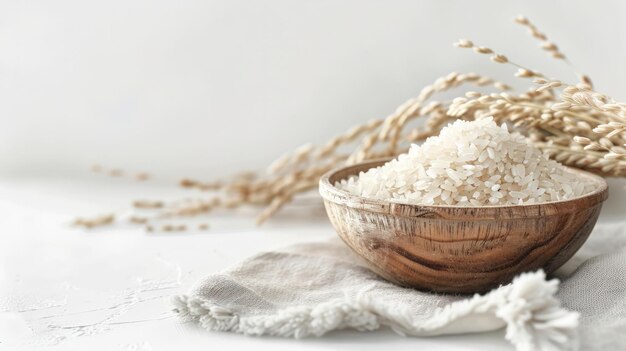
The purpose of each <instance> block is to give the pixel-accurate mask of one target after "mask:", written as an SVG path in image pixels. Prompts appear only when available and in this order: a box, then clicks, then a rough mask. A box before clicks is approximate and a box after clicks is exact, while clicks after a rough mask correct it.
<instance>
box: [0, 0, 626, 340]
mask: <svg viewBox="0 0 626 351" xmlns="http://www.w3.org/2000/svg"><path fill="white" fill-rule="evenodd" d="M520 13H523V14H525V15H527V16H528V17H529V18H530V19H531V20H533V21H534V22H536V24H537V25H539V27H540V29H541V30H542V31H544V32H546V33H547V34H548V36H549V37H550V38H551V39H553V40H554V41H555V42H557V43H558V44H559V45H560V46H561V49H562V50H563V51H564V52H565V53H566V54H567V55H568V56H569V57H571V59H572V61H573V62H574V64H575V65H576V66H577V67H579V68H580V70H582V71H584V72H585V73H588V74H589V75H590V76H591V77H592V78H593V80H594V82H595V83H596V87H597V88H598V89H599V90H601V91H603V92H606V93H609V94H611V95H613V96H614V97H616V98H617V99H620V100H622V101H623V100H626V89H625V85H624V81H626V70H625V69H624V57H626V55H625V54H626V48H625V46H624V39H625V37H626V24H625V22H624V21H623V18H624V14H625V13H626V3H624V2H620V1H617V0H615V1H593V2H592V1H525V2H521V1H517V2H513V1H506V2H505V1H471V2H470V1H443V0H430V1H415V0H411V1H409V0H407V1H382V0H380V1H373V0H358V1H357V0H338V1H328V0H315V1H304V0H302V1H295V0H291V1H288V0H272V1H252V0H250V1H206V0H204V1H200V0H197V1H191V0H186V1H173V0H172V1H164V0H134V1H133V0H131V1H127V0H111V1H79V0H76V1H70V0H57V1H50V0H45V1H44V0H42V1H28V0H0V349H1V350H5V349H7V350H14V349H15V350H31V349H32V350H53V351H60V350H81V351H82V350H86V349H89V350H125V351H131V350H135V351H138V350H144V351H149V350H170V349H171V350H177V349H185V350H207V349H210V348H215V346H216V345H218V346H221V347H226V348H229V349H237V348H240V349H252V348H254V349H256V350H291V349H294V348H295V347H300V348H303V349H320V348H323V349H337V350H346V349H349V350H379V349H380V348H381V347H389V346H391V347H392V348H393V349H394V350H421V349H425V350H428V349H438V350H439V349H441V350H501V349H511V348H512V347H511V345H510V344H508V342H506V341H505V340H504V332H503V331H502V330H501V331H497V332H492V333H486V334H480V335H473V336H465V335H463V336H447V337H437V338H425V339H419V338H401V337H398V336H396V335H394V334H392V333H391V332H390V331H388V330H387V331H381V332H375V333H367V334H360V333H357V332H340V333H333V334H331V335H329V336H326V337H324V338H320V339H309V340H305V341H294V340H283V339H276V338H247V337H244V336H241V335H234V334H227V333H206V332H204V331H202V330H200V328H198V327H196V326H194V325H192V324H180V323H179V322H178V321H177V320H176V319H175V318H174V316H173V314H172V313H171V311H170V309H171V306H170V305H169V304H168V298H169V296H171V295H173V294H179V293H184V292H185V291H187V290H188V289H189V288H190V287H191V286H192V285H193V284H194V282H195V281H196V280H197V279H199V278H201V277H203V276H206V275H207V274H210V273H215V272H218V271H220V270H222V269H225V268H226V267H228V266H230V265H232V264H234V263H236V262H238V261H241V260H242V259H244V258H245V257H247V256H250V255H252V254H254V253H255V252H258V251H259V250H270V249H272V248H275V247H277V246H282V245H286V244H290V243H295V242H302V241H310V240H314V239H320V238H328V237H331V236H334V231H333V229H332V228H331V227H330V225H329V223H328V221H326V220H325V218H324V215H323V214H320V212H319V208H317V210H318V211H317V212H315V213H317V215H313V214H312V213H310V212H309V213H304V214H299V215H298V214H297V213H296V212H297V210H292V209H289V210H288V211H289V212H288V213H281V214H279V216H278V218H275V219H273V220H271V221H270V222H269V223H267V224H266V225H265V226H264V227H262V228H257V227H255V226H254V214H255V213H254V212H252V213H251V212H245V213H236V214H234V213H231V214H224V215H221V216H213V217H211V218H209V219H208V221H209V222H210V225H211V229H210V230H209V231H207V232H202V233H201V232H197V231H188V232H185V233H177V234H175V235H174V236H172V235H164V234H163V233H156V234H147V233H145V232H144V231H143V229H142V228H138V227H132V226H128V225H121V226H118V227H115V228H113V229H110V228H106V229H102V230H94V231H88V232H86V231H83V230H79V229H76V228H72V227H71V226H69V225H68V223H70V222H71V221H72V219H73V218H75V217H76V216H77V215H86V216H88V215H93V214H96V213H107V212H109V211H111V210H112V209H127V207H128V203H129V201H130V200H133V199H135V198H146V197H155V196H156V197H158V198H159V199H162V198H163V199H179V198H181V197H186V196H189V194H190V193H189V192H187V191H184V190H181V189H179V188H177V187H176V186H175V183H174V182H172V180H175V179H177V178H178V177H180V176H194V177H202V178H213V177H218V176H222V175H227V174H229V173H232V172H236V171H238V170H241V169H248V168H252V169H259V168H262V167H263V166H265V165H266V164H267V163H269V162H270V161H271V160H273V159H274V158H275V157H277V156H279V155H280V154H282V153H283V152H285V151H287V150H290V149H293V148H295V147H297V146H299V145H301V144H304V143H306V142H316V143H319V142H322V141H324V140H326V139H328V138H330V137H332V136H334V135H336V134H339V133H341V132H343V131H344V130H346V129H347V128H349V127H350V126H352V125H354V124H356V123H361V122H364V121H367V120H369V119H371V118H377V117H384V116H386V115H387V114H388V113H390V112H391V111H393V110H394V109H395V107H396V106H397V105H398V104H400V103H402V102H403V101H405V100H406V99H408V98H410V97H412V96H415V95H416V94H417V93H418V92H419V90H420V89H421V87H422V86H424V85H425V84H429V83H430V82H432V81H433V80H434V79H436V78H437V77H439V76H442V75H446V74H447V73H449V72H451V71H458V72H470V71H475V72H478V73H482V74H488V75H491V76H493V77H496V78H499V79H501V80H503V81H506V82H509V83H512V84H513V85H515V86H517V87H520V88H523V87H524V82H523V81H520V80H517V79H516V78H514V77H512V70H511V69H510V68H509V67H505V66H499V65H496V64H493V63H490V62H488V60H487V59H486V57H478V56H476V55H474V54H472V53H471V52H469V51H462V50H460V49H456V48H453V47H452V45H451V44H452V42H454V41H456V40H457V39H459V38H470V39H472V40H474V41H475V42H476V43H478V44H481V45H485V46H489V47H492V48H494V49H496V50H498V51H500V52H502V53H505V54H506V55H507V56H509V57H510V58H511V59H513V60H515V61H517V62H520V63H524V64H525V65H527V66H529V67H531V68H533V69H537V70H540V71H543V72H545V73H547V74H548V75H550V76H554V77H559V78H561V79H564V80H568V81H573V80H574V79H575V77H574V75H573V74H572V72H571V69H569V68H568V67H567V66H565V65H563V64H560V63H559V62H555V61H552V60H550V59H549V58H548V57H547V56H546V54H545V53H544V52H542V51H541V50H540V49H538V48H537V42H536V41H534V40H533V39H532V38H530V37H529V36H528V35H527V33H526V31H525V30H524V29H523V28H521V27H519V26H517V25H515V24H513V23H512V19H513V18H514V17H515V16H516V15H517V14H520ZM448 96H453V95H448ZM94 163H99V164H102V165H104V166H105V167H109V168H110V167H119V168H122V169H125V170H132V171H140V170H141V171H149V172H151V173H153V174H156V182H147V183H142V184H137V183H135V182H128V181H125V180H127V179H124V180H123V179H111V178H108V177H97V176H93V175H91V174H89V172H88V169H89V167H90V165H92V164H94ZM609 183H610V188H611V198H610V200H609V201H608V203H607V204H606V205H605V208H604V211H603V218H602V219H601V222H602V221H604V222H608V221H609V220H615V219H620V218H622V217H623V201H624V198H626V190H625V189H626V187H624V185H625V184H626V181H624V180H621V181H618V180H611V181H610V182H609ZM294 207H295V206H294ZM304 210H305V211H306V210H307V209H306V208H305V209H304ZM203 220H204V219H203ZM155 287H156V288H155Z"/></svg>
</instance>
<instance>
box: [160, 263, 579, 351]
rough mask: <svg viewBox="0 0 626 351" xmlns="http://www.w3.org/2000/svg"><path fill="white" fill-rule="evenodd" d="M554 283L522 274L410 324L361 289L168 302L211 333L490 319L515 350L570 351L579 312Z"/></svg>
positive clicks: (438, 326) (454, 325)
mask: <svg viewBox="0 0 626 351" xmlns="http://www.w3.org/2000/svg"><path fill="white" fill-rule="evenodd" d="M558 284H559V283H558V281H557V280H556V279H553V280H550V281H547V280H546V275H545V273H544V272H543V271H541V270H540V271H537V272H530V273H524V274H522V275H520V276H518V277H517V278H515V279H514V280H513V282H512V283H511V284H508V285H505V286H501V287H500V288H498V289H494V290H493V291H491V292H489V293H487V294H485V295H478V294H476V295H474V296H473V297H471V298H469V299H465V300H461V301H457V302H454V303H452V304H450V305H448V306H446V307H445V308H442V309H441V310H440V311H438V312H437V313H436V316H435V318H432V319H431V320H430V321H429V323H428V324H427V325H424V324H420V325H415V324H414V323H413V322H412V318H411V316H410V315H407V313H406V309H403V308H402V306H401V305H393V304H392V305H390V304H389V302H388V301H386V302H385V303H381V302H380V301H376V300H373V299H371V298H369V297H368V294H367V293H366V292H363V293H361V294H359V296H357V298H356V299H354V300H352V301H345V302H341V303H339V302H333V303H322V304H319V305H317V306H315V307H308V306H303V307H297V306H294V307H290V308H287V309H283V310H279V311H277V312H276V313H275V314H271V315H254V316H238V315H237V314H236V313H233V312H232V311H231V310H229V309H228V308H225V307H223V306H219V305H216V304H214V303H213V302H211V301H210V300H207V299H205V298H201V297H197V296H187V295H178V296H174V297H173V299H172V303H173V304H174V306H175V309H174V311H175V312H177V313H178V314H179V316H180V317H181V318H182V319H183V320H187V321H195V322H197V323H199V324H200V325H201V326H202V327H203V328H205V329H207V330H211V331H229V332H236V333H242V334H246V335H271V336H281V337H293V338H303V337H309V336H317V337H318V336H322V335H324V334H325V333H327V332H329V331H332V330H338V329H346V328H350V329H356V330H359V331H371V330H376V329H379V328H380V327H381V326H383V325H384V326H389V327H390V328H391V329H392V330H394V331H395V332H397V333H399V334H401V335H413V336H429V335H441V334H453V333H463V329H464V327H463V325H467V323H472V321H474V320H478V319H480V320H481V322H483V324H485V323H484V322H485V320H487V321H488V320H490V319H491V320H496V321H497V322H493V321H492V322H491V325H489V322H488V323H487V324H486V325H488V328H485V330H491V329H497V328H499V327H506V339H507V340H509V341H510V342H511V343H512V344H513V345H514V346H515V347H516V349H517V350H518V351H530V350H546V351H547V350H576V349H578V333H577V327H578V320H579V314H578V313H577V312H572V311H569V310H567V309H565V308H563V307H561V305H560V302H559V301H558V299H557V298H556V297H555V294H556V292H557V290H558ZM493 316H496V317H497V319H494V318H492V317H493ZM485 317H489V318H485ZM494 323H498V325H496V324H494Z"/></svg>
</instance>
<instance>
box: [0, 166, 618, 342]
mask: <svg viewBox="0 0 626 351" xmlns="http://www.w3.org/2000/svg"><path fill="white" fill-rule="evenodd" d="M154 194H159V195H160V196H161V197H160V198H166V199H167V198H177V197H180V196H186V195H189V193H188V192H186V191H185V190H182V189H177V188H176V187H173V186H158V185H154V184H153V183H150V182H148V183H132V182H130V181H124V180H123V179H115V180H114V179H104V178H102V179H91V180H89V179H88V180H68V179H46V180H42V179H2V180H1V181H0V350H189V351H192V350H207V349H210V348H211V347H216V346H219V347H220V348H228V349H255V350H274V351H276V350H292V349H294V348H296V347H298V348H301V349H337V350H339V349H341V350H380V348H381V347H392V348H393V349H394V350H427V349H437V350H511V349H513V348H512V347H511V346H510V345H509V344H508V342H506V341H505V340H504V333H503V331H497V332H491V333H485V334H478V335H461V336H445V337H433V338H422V339H420V338H404V337H400V336H398V335H396V334H394V333H393V332H391V331H389V330H381V331H377V332H372V333H359V332H355V331H340V332H335V333H332V334H330V335H327V336H325V337H322V338H319V339H313V338H311V339H305V340H290V339H279V338H269V337H263V338H258V337H245V336H242V335H235V334H230V333H211V332H206V331H204V330H202V329H200V328H198V327H196V326H194V325H192V324H188V323H187V324H183V323H180V322H179V321H178V320H177V318H176V317H175V316H174V315H173V313H172V312H171V307H170V305H169V297H170V296H171V295H173V294H178V293H183V292H186V291H187V289H189V287H190V286H191V285H192V284H193V283H194V282H195V281H196V279H198V278H199V277H202V276H204V275H206V274H210V273H214V272H217V271H220V270H222V269H224V268H226V267H228V266H229V265H231V264H233V263H236V262H237V261H239V260H241V259H243V258H245V257H247V256H249V255H252V254H254V253H255V252H258V251H260V250H266V249H272V248H275V247H279V246H284V245H288V244H291V243H297V242H302V241H309V240H316V239H323V238H325V237H328V236H331V235H335V234H334V231H333V229H332V228H331V226H330V224H329V223H328V220H327V219H326V218H325V217H324V215H323V213H321V211H320V210H319V207H317V206H311V205H308V206H304V207H301V209H300V210H298V211H296V210H291V211H290V213H285V214H283V215H282V216H279V217H278V218H276V219H273V220H271V221H270V222H269V223H267V225H265V226H263V227H261V228H258V227H256V226H255V225H254V212H251V211H243V212H242V213H239V214H236V215H235V214H222V215H219V216H213V217H210V218H209V219H208V220H207V221H208V222H209V223H210V225H211V229H210V230H208V231H206V232H194V231H190V232H186V233H170V234H165V233H163V234H159V233H153V234H150V233H146V232H144V230H143V229H140V228H137V227H132V226H124V225H120V226H116V227H114V228H102V229H96V230H91V231H85V230H81V229H76V228H73V227H71V226H69V223H70V222H71V221H72V219H73V218H75V217H76V216H77V215H93V214H98V213H106V212H108V211H110V210H111V209H113V210H116V209H117V210H122V211H124V209H127V208H128V204H129V202H130V200H134V199H137V198H153V197H152V196H153V195H154ZM151 195H152V196H151ZM312 208H313V209H312ZM607 212H610V211H607Z"/></svg>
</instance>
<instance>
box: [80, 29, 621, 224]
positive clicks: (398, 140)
mask: <svg viewBox="0 0 626 351" xmlns="http://www.w3.org/2000/svg"><path fill="white" fill-rule="evenodd" d="M516 21H517V22H518V23H519V24H521V25H523V26H525V27H527V28H528V29H529V31H530V33H531V35H532V36H533V37H535V38H536V39H538V40H540V41H541V43H542V47H543V49H544V50H546V51H547V52H549V53H550V54H551V56H553V57H554V58H556V59H558V60H562V61H564V62H569V60H568V59H567V57H566V56H565V55H564V54H563V53H562V52H561V51H560V49H559V48H558V47H557V46H556V44H554V43H553V42H551V41H549V40H548V38H547V36H546V35H545V34H544V33H542V32H540V31H539V30H538V29H537V27H536V26H535V25H534V24H532V23H531V22H530V20H528V19H527V18H525V17H518V18H517V20H516ZM455 45H456V46H458V47H461V48H465V49H472V50H473V51H474V52H476V53H477V54H479V55H488V56H489V58H490V60H491V61H493V62H495V63H498V64H506V65H510V66H512V67H515V68H516V73H515V76H517V77H519V78H524V79H533V82H534V84H535V85H533V86H531V87H530V88H529V90H528V91H524V92H515V91H511V89H510V87H509V86H508V85H506V84H504V83H501V82H498V81H495V80H493V79H491V78H488V77H485V76H482V75H478V74H475V73H467V74H459V73H454V72H453V73H450V74H448V75H446V76H444V77H441V78H439V79H437V80H435V81H434V83H433V84H431V85H428V86H426V87H424V88H423V89H422V90H421V91H420V92H419V94H418V95H417V96H416V97H414V98H412V99H409V100H407V101H406V102H405V103H404V104H402V105H400V106H399V107H398V108H397V109H396V110H395V111H394V112H393V113H392V114H390V115H389V116H387V117H386V118H379V119H374V120H371V121H369V122H365V123H362V124H359V125H356V126H354V127H352V128H350V129H348V130H347V131H346V132H345V133H343V134H340V135H337V136H335V137H333V138H331V139H330V140H328V141H327V142H325V143H322V144H321V145H313V144H304V145H303V146H301V147H299V148H297V149H296V150H294V151H293V152H290V153H287V154H285V155H283V156H281V157H280V158H278V159H277V160H276V161H274V162H273V163H272V164H271V165H270V166H269V167H268V168H267V171H266V172H246V173H243V174H239V175H235V176H233V177H231V178H229V179H223V180H218V181H209V182H206V181H198V180H191V179H183V180H182V181H181V182H180V186H182V187H184V188H187V189H190V190H200V191H204V192H211V193H212V194H211V195H210V196H202V197H201V198H199V199H195V200H193V201H179V202H162V203H160V202H155V203H150V202H147V203H146V202H140V203H135V205H136V207H137V208H139V209H144V210H145V209H151V211H150V213H149V215H145V214H142V216H132V217H131V218H130V222H132V223H135V224H140V225H144V226H145V228H146V230H148V231H152V230H157V229H158V228H160V229H161V230H163V231H178V229H180V228H181V227H176V226H174V225H171V224H164V225H158V222H159V221H160V220H163V219H168V220H171V219H173V218H184V217H188V216H199V215H206V214H208V213H211V212H212V211H214V210H217V209H234V208H238V207H242V206H260V207H263V210H262V212H261V214H260V216H259V217H258V223H263V222H264V221H266V220H267V219H269V218H271V217H272V216H273V215H274V214H275V213H276V212H278V211H279V210H280V209H281V208H282V207H283V206H285V205H286V204H288V203H290V202H291V201H293V200H294V198H296V197H297V196H298V195H299V194H301V193H303V192H306V191H309V190H312V189H315V188H316V187H317V183H318V180H319V178H320V177H321V176H322V175H323V174H324V173H325V172H327V171H329V170H330V169H333V168H335V167H338V166H341V165H345V164H350V163H354V162H361V161H364V160H370V159H374V158H380V157H393V156H397V155H398V154H401V153H403V152H406V151H407V150H408V147H409V144H410V143H416V142H420V141H423V140H424V139H426V138H428V137H430V136H434V135H437V134H438V133H439V131H440V130H441V128H443V127H444V126H445V125H446V124H447V123H449V122H450V121H452V120H454V119H464V120H476V119H481V118H484V117H487V116H493V117H494V119H495V120H496V121H497V122H498V123H507V124H509V125H510V126H512V127H513V128H514V129H515V130H517V131H519V132H521V133H523V134H524V135H526V136H527V137H528V140H529V142H530V143H532V144H533V145H534V146H536V147H538V148H540V149H542V150H543V151H544V152H545V153H546V154H547V155H548V156H549V157H551V158H553V159H555V160H557V161H559V162H561V163H564V164H566V165H569V166H572V167H577V168H581V169H585V170H589V171H592V172H596V173H598V174H601V175H604V176H619V177H623V176H626V104H624V103H619V102H616V101H615V100H613V99H611V98H610V97H608V96H607V95H604V94H600V93H598V92H596V91H594V90H593V89H592V87H591V81H590V80H589V79H588V77H586V76H583V78H582V83H579V84H577V85H572V84H568V83H565V82H563V81H561V80H556V79H551V78H547V77H546V76H545V75H544V74H542V73H541V72H538V71H536V70H532V69H529V68H527V67H525V66H522V65H521V64H518V63H516V62H514V61H511V60H510V59H509V58H508V57H507V56H505V55H503V54H499V53H496V52H495V51H494V50H492V49H490V48H488V47H484V46H477V45H475V44H474V43H473V42H471V41H470V40H460V41H458V42H457V43H456V44H455ZM466 86H476V87H483V88H484V89H489V90H491V91H490V92H484V93H483V92H476V91H465V92H464V93H463V94H460V95H459V96H458V97H456V98H454V99H452V100H450V101H431V99H432V98H433V97H434V95H435V94H437V93H441V92H444V91H449V90H452V89H456V88H463V87H466ZM417 120H420V121H422V122H423V123H421V124H417V123H412V122H414V121H417ZM353 145H354V146H353ZM349 148H351V150H352V151H351V152H350V153H349V154H345V153H344V152H345V150H346V149H349ZM97 171H98V172H102V169H101V168H100V169H98V170H97ZM156 203H159V206H156V205H155V204H156ZM153 205H154V206H153ZM144 212H145V211H144ZM113 221H114V217H113V216H104V217H99V218H96V219H95V220H85V219H80V220H77V222H76V224H77V225H81V226H84V227H88V228H90V227H93V226H96V225H100V224H109V223H112V222H113ZM168 225H170V226H172V227H167V226H168ZM203 228H205V229H206V227H203ZM185 229H187V227H185Z"/></svg>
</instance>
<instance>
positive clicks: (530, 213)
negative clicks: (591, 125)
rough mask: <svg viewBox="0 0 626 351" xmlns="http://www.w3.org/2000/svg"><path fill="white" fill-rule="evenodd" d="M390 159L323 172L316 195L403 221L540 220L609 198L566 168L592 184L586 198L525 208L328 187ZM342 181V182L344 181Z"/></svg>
mask: <svg viewBox="0 0 626 351" xmlns="http://www.w3.org/2000/svg"><path fill="white" fill-rule="evenodd" d="M392 159H393V157H388V158H379V159H374V160H368V161H365V162H360V163H355V164H351V165H347V166H341V167H337V168H334V169H332V170H330V171H328V172H326V173H325V174H324V175H323V176H322V177H321V178H320V181H319V192H320V195H321V196H322V198H323V199H324V201H325V202H331V203H335V204H338V205H341V206H346V207H350V208H355V209H360V210H365V211H369V212H375V213H386V214H392V215H397V216H404V217H416V216H417V217H447V218H463V219H468V216H471V218H474V219H502V218H522V217H523V218H529V217H543V216H550V215H556V214H563V213H568V212H575V211H580V210H581V209H583V208H589V207H593V206H595V205H598V204H600V203H602V202H603V201H605V200H606V199H607V198H608V184H607V182H606V180H605V179H604V178H602V177H600V176H598V175H596V174H593V173H590V172H587V171H583V170H580V169H576V168H571V167H567V166H564V167H566V168H567V170H568V171H570V172H573V173H575V174H577V175H579V176H581V177H585V178H588V179H591V180H593V181H594V182H595V183H596V184H597V185H598V186H597V188H596V189H595V190H594V191H592V192H590V193H588V194H585V195H582V196H579V197H576V198H573V199H568V200H559V201H552V202H542V203H536V204H526V205H489V206H453V205H419V204H410V203H405V202H395V201H386V200H378V199H371V198H366V197H362V196H359V195H354V194H351V193H349V192H347V191H346V190H343V189H339V188H337V187H336V186H335V185H334V182H333V183H331V181H330V180H331V179H332V178H334V177H336V176H337V175H338V174H340V173H344V174H345V175H351V174H358V173H359V172H361V171H363V170H367V169H371V168H374V167H378V166H380V165H382V164H384V163H386V162H388V161H390V160H392ZM344 178H345V177H342V178H341V179H344ZM335 181H336V180H335Z"/></svg>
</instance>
